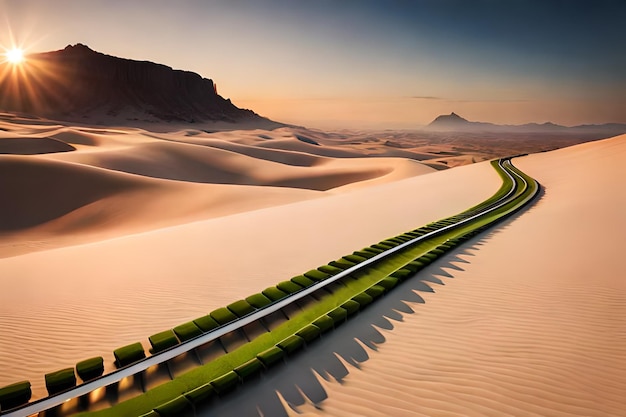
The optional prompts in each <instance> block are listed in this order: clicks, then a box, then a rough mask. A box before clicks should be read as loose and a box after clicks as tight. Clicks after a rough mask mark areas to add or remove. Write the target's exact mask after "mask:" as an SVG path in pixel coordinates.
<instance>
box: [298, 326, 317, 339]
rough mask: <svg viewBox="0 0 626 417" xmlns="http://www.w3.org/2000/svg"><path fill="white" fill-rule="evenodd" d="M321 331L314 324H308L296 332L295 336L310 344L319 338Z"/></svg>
mask: <svg viewBox="0 0 626 417" xmlns="http://www.w3.org/2000/svg"><path fill="white" fill-rule="evenodd" d="M321 333H322V332H321V330H320V328H319V327H317V326H316V325H314V324H309V325H308V326H305V327H303V328H302V329H300V330H298V331H297V332H296V335H298V336H300V337H301V338H303V339H304V341H305V342H306V343H310V342H312V341H314V340H315V339H317V338H318V337H320V334H321Z"/></svg>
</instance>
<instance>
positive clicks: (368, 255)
mask: <svg viewBox="0 0 626 417" xmlns="http://www.w3.org/2000/svg"><path fill="white" fill-rule="evenodd" d="M353 253H354V254H355V255H356V256H360V257H362V258H365V259H369V258H373V257H374V256H376V254H374V253H372V252H367V251H364V250H357V251H354V252H353Z"/></svg>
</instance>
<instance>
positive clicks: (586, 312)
mask: <svg viewBox="0 0 626 417" xmlns="http://www.w3.org/2000/svg"><path fill="white" fill-rule="evenodd" d="M0 129H1V131H0V142H1V141H2V140H4V139H2V138H18V139H20V140H22V139H23V140H32V139H36V140H37V142H36V144H37V145H36V146H35V145H32V149H36V150H45V149H51V148H48V147H49V146H50V144H51V143H54V144H55V145H54V146H57V145H56V144H57V143H60V144H62V145H66V146H68V147H71V148H73V150H70V151H68V152H61V151H58V152H57V151H54V149H52V151H51V152H50V153H42V152H35V153H38V154H37V155H15V153H19V149H17V151H14V152H12V153H13V155H0V174H1V175H0V177H1V178H10V181H0V194H2V195H3V197H6V198H7V201H11V204H3V205H2V207H0V228H1V231H0V256H4V257H5V258H4V259H0V277H1V278H0V279H2V283H3V284H2V291H0V317H1V321H2V323H3V326H5V327H4V329H6V331H4V332H2V333H1V334H0V369H2V370H3V371H2V373H0V386H1V385H4V384H8V383H11V382H15V381H16V380H20V379H30V380H31V381H32V382H33V386H34V390H35V397H40V396H42V395H44V392H45V389H44V386H43V377H42V375H43V374H44V373H46V372H50V371H53V370H57V369H60V368H63V367H66V366H72V365H73V364H74V363H76V362H77V361H79V360H81V359H85V358H86V357H89V356H95V355H103V356H105V360H106V366H107V368H108V369H110V368H111V367H112V354H111V352H112V350H113V349H114V348H117V347H119V346H121V345H125V344H127V343H131V342H135V341H138V340H141V341H143V342H144V343H145V340H146V338H147V336H149V335H150V334H153V333H156V332H158V331H161V330H164V329H167V328H170V327H172V326H174V325H177V324H180V323H182V322H185V321H187V320H189V319H193V318H196V317H198V316H201V315H203V314H206V312H208V311H210V310H212V309H214V308H216V307H220V306H222V305H224V304H227V303H229V302H231V301H233V300H236V299H238V298H241V297H244V296H247V295H249V294H250V293H253V292H256V291H258V290H260V289H262V288H265V287H266V286H268V285H271V284H275V283H276V282H277V281H280V280H283V279H286V278H289V277H290V276H293V275H296V274H298V273H301V272H302V271H304V270H308V269H310V268H312V267H316V266H318V265H321V264H324V263H327V262H328V261H329V260H331V259H334V258H337V257H339V256H341V255H343V254H345V253H348V252H351V251H353V250H355V249H357V248H359V247H361V246H366V245H369V244H371V243H373V242H375V241H378V240H381V239H383V238H386V237H389V236H393V235H396V234H399V233H401V232H404V231H406V230H408V229H411V228H415V227H418V226H421V225H423V224H425V223H427V222H429V221H432V220H436V219H439V218H442V217H445V216H447V215H451V214H454V213H457V212H459V211H462V210H463V209H465V208H467V207H469V206H472V205H474V204H475V203H477V202H479V201H482V200H484V199H485V198H487V197H489V196H490V195H491V194H492V193H493V192H494V191H495V190H496V189H497V188H498V187H499V185H500V179H499V178H498V176H497V175H496V174H495V172H494V171H493V170H492V169H491V167H490V166H489V164H487V163H479V164H473V165H467V166H462V167H458V168H455V169H453V170H445V171H440V172H433V170H432V169H431V168H428V167H425V166H424V165H423V164H420V163H418V162H416V161H415V159H419V158H424V159H426V158H428V160H429V161H435V163H437V161H440V162H441V163H442V164H443V163H444V162H445V163H447V164H453V163H456V162H458V163H460V164H462V163H467V162H469V158H472V156H471V155H470V154H467V153H465V154H464V153H463V152H461V151H459V150H455V149H452V148H445V147H443V148H441V149H439V150H437V149H435V148H433V147H430V148H428V147H426V148H425V147H419V146H417V147H407V148H402V149H399V148H397V147H393V146H392V147H389V146H387V147H386V148H385V145H384V143H385V141H387V140H390V139H389V138H388V137H386V136H385V135H379V136H376V137H374V136H372V135H369V134H366V133H363V134H359V135H358V137H355V136H354V135H349V134H346V135H342V134H324V133H321V132H316V131H303V130H302V129H298V128H281V129H276V130H274V131H263V130H247V131H237V132H214V133H208V132H206V131H203V130H200V129H197V130H192V129H181V130H174V131H172V130H171V129H170V130H168V129H163V131H162V132H160V133H155V132H148V131H146V130H142V129H136V128H92V127H88V126H83V127H76V126H74V127H71V126H60V125H57V124H51V123H50V122H46V121H44V120H32V119H25V118H10V117H8V116H7V117H4V116H2V117H1V118H0ZM400 138H402V139H403V140H404V141H405V142H403V143H401V144H400V145H402V146H411V145H410V144H408V142H410V140H409V139H410V138H409V137H407V136H402V135H401V136H400ZM625 139H626V137H624V136H622V137H620V138H616V139H612V140H607V141H602V142H597V143H591V144H586V145H581V146H577V147H573V148H569V149H564V150H561V151H557V152H551V153H544V154H538V155H533V156H531V157H527V158H522V159H519V160H518V161H517V162H516V163H517V164H518V165H519V166H520V167H521V168H522V169H524V170H525V171H527V172H528V173H529V174H530V175H532V176H535V177H536V178H537V179H538V180H539V181H540V182H541V183H542V184H543V185H544V186H545V187H546V188H545V195H543V197H542V199H541V200H540V201H539V202H538V203H537V204H536V206H534V207H533V208H531V209H530V210H528V211H526V212H524V213H523V214H522V215H520V216H519V217H518V218H516V219H515V220H514V221H512V222H510V223H507V224H505V225H503V226H501V227H500V228H499V229H497V230H496V231H495V232H493V233H488V234H486V235H485V236H483V237H481V238H480V239H479V240H477V241H475V242H474V243H473V246H471V247H470V248H464V249H461V250H460V251H459V252H457V253H456V254H453V255H452V256H451V257H447V258H445V259H443V260H442V261H441V262H440V263H439V264H437V265H435V266H433V267H432V268H431V269H430V272H429V275H428V277H426V280H427V281H428V285H429V286H430V287H432V288H433V289H434V291H435V292H434V293H432V292H429V291H428V290H429V286H428V285H426V283H424V282H418V283H417V284H415V286H414V287H410V288H407V291H406V293H403V295H402V297H405V298H399V299H398V300H397V303H396V304H394V305H393V308H391V309H390V308H389V305H387V306H386V307H385V305H383V307H381V308H383V310H382V311H383V315H384V316H386V317H388V319H387V318H384V319H380V318H377V317H376V312H377V310H376V309H372V310H371V311H372V313H368V314H369V316H368V314H363V315H361V316H359V318H358V319H357V320H366V322H365V328H366V329H367V331H368V332H371V331H372V330H371V329H373V333H371V334H370V336H371V337H370V338H369V339H367V341H365V342H363V343H361V342H359V343H361V344H358V343H357V344H358V346H357V348H355V349H352V348H350V352H351V353H350V355H353V356H350V355H348V356H346V357H345V358H342V359H338V358H337V356H336V355H334V354H333V352H336V351H342V349H343V347H342V346H343V345H342V343H344V342H342V340H348V341H350V340H352V344H351V345H350V346H352V347H354V343H353V342H354V341H353V338H354V336H350V335H349V334H347V335H346V334H344V333H341V332H338V333H337V334H335V335H332V336H331V337H328V338H326V339H325V340H326V342H322V343H321V344H320V345H319V346H325V347H324V349H329V350H327V351H325V353H324V355H325V356H324V355H322V356H319V358H320V361H318V362H316V364H315V365H311V363H310V362H307V361H306V360H305V359H302V362H303V363H305V365H307V364H308V366H309V368H306V367H305V368H304V369H305V370H307V369H311V368H313V369H316V370H319V373H318V374H317V376H316V375H314V374H313V375H312V380H313V381H317V382H316V383H315V384H314V385H315V387H316V388H315V390H313V391H311V390H308V391H307V390H306V389H305V388H304V387H305V386H304V385H303V386H302V389H300V388H298V387H296V385H294V384H297V381H299V380H298V378H299V377H296V379H295V380H294V379H293V378H292V377H289V375H290V374H291V375H296V376H297V375H300V376H301V375H302V372H299V371H298V372H295V371H293V370H294V369H300V368H297V366H296V364H297V362H296V361H294V362H293V363H290V364H287V366H285V367H283V368H280V369H279V370H278V371H277V372H278V373H277V375H276V379H275V380H276V381H278V380H281V381H283V382H281V383H282V384H283V385H280V386H278V385H277V386H276V389H277V390H278V394H276V393H275V392H274V391H273V390H272V391H271V392H268V391H267V389H266V388H267V386H266V385H263V384H259V385H258V387H257V388H252V389H251V391H242V393H241V395H246V401H245V402H243V401H238V403H240V404H243V405H245V406H246V407H247V408H246V410H252V411H251V412H255V410H256V408H255V407H254V405H255V402H254V401H259V404H260V403H261V402H264V403H266V402H268V401H274V406H275V405H276V404H278V408H276V410H282V411H281V412H280V413H278V414H271V415H281V414H282V415H288V414H294V413H296V412H302V413H303V414H305V415H322V414H326V415H342V416H343V415H364V416H368V415H371V416H376V415H394V416H395V415H411V416H413V415H503V414H504V415H507V414H508V415H524V414H525V415H598V416H599V415H621V414H623V411H624V410H626V405H625V404H624V401H623V400H622V398H621V396H620V395H621V392H624V391H625V388H626V381H625V380H624V378H623V375H624V374H625V373H626V352H625V351H624V349H623V348H622V346H626V343H620V342H621V341H626V334H625V333H624V330H623V329H625V328H626V326H625V324H626V323H624V317H626V311H625V310H624V308H625V306H626V298H625V297H626V296H625V295H624V294H625V293H626V292H625V290H626V288H625V287H624V281H623V280H621V279H620V277H621V275H623V274H621V273H620V271H621V266H619V265H618V263H617V262H618V256H616V252H615V250H614V249H613V248H614V247H618V246H619V243H620V242H619V239H620V238H621V236H622V235H623V233H619V231H622V230H626V225H625V224H624V218H623V215H622V213H623V212H624V208H625V207H626V200H625V198H626V197H625V196H624V193H623V184H621V183H620V181H621V178H622V177H621V176H620V175H619V174H620V173H621V171H620V169H621V168H620V167H622V166H623V163H624V161H625V159H626V156H625V153H626V147H625V146H624V144H625V143H626V141H625ZM33 143H35V142H33ZM314 143H317V144H318V145H316V144H314ZM28 146H31V145H28ZM10 149H13V148H11V147H10V146H9V150H10ZM59 150H60V148H59ZM386 152H389V153H386ZM394 152H396V153H397V152H401V153H403V152H409V153H412V154H414V157H413V158H411V159H414V160H411V159H398V158H388V157H385V155H391V154H393V153H394ZM372 154H374V155H376V156H378V157H377V158H363V157H362V156H364V155H372ZM418 154H419V155H418ZM420 155H421V156H420ZM468 155H469V156H468ZM431 156H437V158H430V157H431ZM457 160H458V161H457ZM572 167H575V169H572ZM421 174H428V175H421ZM581 184H582V185H588V186H589V188H587V189H586V190H585V191H584V192H582V191H581V190H580V188H579V186H580V185H581ZM591 213H596V214H595V215H594V216H593V217H592V215H591ZM590 220H593V221H590ZM607 230H610V231H612V233H607V232H606V231H607ZM105 239H106V240H105ZM597 243H601V244H597ZM7 256H9V257H7ZM510 265H514V267H510ZM442 268H443V269H442ZM452 278H454V279H452ZM441 284H445V286H443V285H441ZM417 294H419V296H418V295H417ZM420 301H425V304H424V303H421V302H420ZM385 308H386V310H385ZM411 313H415V314H411ZM372 315H373V316H374V321H373V322H372V323H374V325H375V326H376V327H375V328H374V327H372V326H371V323H370V322H367V320H368V317H369V319H372ZM381 317H382V316H381ZM398 320H401V321H398ZM355 323H356V324H355V325H354V326H357V328H358V326H359V324H358V322H356V321H355ZM361 325H362V324H361ZM347 326H353V325H352V324H350V325H347ZM349 328H350V327H346V329H349ZM337 340H339V341H340V342H337ZM333 341H335V342H336V343H339V345H337V344H334V343H335V342H333ZM346 343H348V342H346ZM314 349H315V348H311V350H310V354H311V355H313V357H314V358H317V357H316V356H315V351H314ZM333 349H337V350H333ZM329 355H330V356H332V361H333V362H332V363H333V365H332V366H329V367H325V366H326V365H325V362H323V361H324V360H325V359H324V358H325V357H330V356H329ZM304 357H305V358H308V357H309V355H304ZM355 365H358V366H356V367H355ZM300 366H301V365H300ZM342 369H343V371H342ZM292 371H293V372H292ZM291 372H292V373H291ZM316 372H317V371H316ZM290 378H292V379H290ZM324 378H326V379H324ZM335 379H339V380H340V381H341V384H339V383H336V382H333V381H334V380H335ZM290 381H296V382H290ZM381 384H382V387H381ZM259 387H264V388H263V389H261V388H259ZM272 387H273V386H272ZM277 395H278V396H277ZM298 396H299V397H298ZM237 398H238V397H237V396H235V397H232V398H231V399H230V400H228V401H234V403H237ZM281 398H282V400H281ZM297 398H301V399H303V400H302V401H300V400H297ZM281 401H282V402H281ZM244 403H245V404H244ZM228 404H231V403H230V402H229V403H228ZM289 404H291V405H289ZM285 407H286V409H285ZM292 408H293V409H292ZM219 410H220V409H219V408H218V409H216V410H213V411H215V413H216V414H215V415H223V414H221V412H218V411H219ZM294 410H296V411H294ZM213 411H212V412H213ZM241 415H247V414H246V413H242V414H241ZM266 415H270V414H266Z"/></svg>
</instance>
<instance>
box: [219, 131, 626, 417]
mask: <svg viewBox="0 0 626 417" xmlns="http://www.w3.org/2000/svg"><path fill="white" fill-rule="evenodd" d="M514 162H515V164H516V165H517V166H518V167H520V168H521V169H523V170H524V171H525V172H527V173H528V174H530V175H531V176H533V177H535V178H536V179H538V180H539V181H540V183H541V184H542V185H543V187H544V193H543V195H542V196H541V198H540V200H539V201H537V202H536V203H535V204H534V205H533V206H532V207H530V208H529V209H527V210H525V211H523V212H522V213H520V214H519V215H517V216H515V217H514V218H512V219H510V220H507V221H506V222H505V223H503V224H501V225H499V226H496V227H495V228H493V229H491V230H490V231H488V232H486V233H484V234H482V235H480V236H478V237H477V238H475V239H474V240H472V241H470V242H468V244H467V245H466V246H464V247H463V248H460V249H458V250H455V251H453V252H452V253H450V254H448V255H446V256H445V257H443V258H442V259H440V260H439V261H437V262H436V263H434V264H433V265H431V266H430V267H429V268H427V269H426V270H424V271H422V272H421V273H420V275H419V276H418V277H416V278H415V279H414V280H412V281H408V282H406V283H405V284H403V286H402V287H399V288H398V290H397V291H398V292H397V293H396V292H395V291H396V290H394V293H391V294H390V295H388V296H387V298H386V299H385V300H384V301H383V302H382V303H380V304H376V305H375V306H374V308H372V309H370V310H368V311H367V312H364V313H362V314H361V315H360V316H358V317H357V318H356V319H354V320H352V321H351V322H350V323H348V324H347V325H346V326H345V327H343V328H342V329H341V330H339V331H337V332H336V333H334V334H333V336H331V337H329V338H327V339H326V340H323V341H322V342H321V343H320V344H319V345H315V346H312V347H310V348H309V349H308V350H307V353H306V354H303V355H301V358H298V359H295V360H294V361H292V362H289V363H287V364H286V365H285V366H284V367H283V368H281V370H280V371H277V372H276V373H274V374H271V375H269V376H268V377H267V379H266V380H265V381H263V383H262V384H257V385H256V386H255V387H254V388H253V389H252V390H246V391H243V390H242V391H241V393H240V394H238V395H236V396H234V397H233V398H232V399H230V400H228V401H227V402H226V403H225V404H220V405H218V407H217V408H216V409H211V414H210V415H212V416H219V415H228V412H232V411H233V410H236V412H240V413H241V414H240V415H255V414H256V413H258V414H260V415H272V416H281V415H282V416H296V415H304V416H391V415H392V416H485V415H493V416H502V415H508V416H521V415H524V416H623V415H624V414H625V413H626V397H624V395H623V394H624V392H626V280H624V273H623V265H622V263H621V259H620V257H619V253H620V250H621V247H622V246H623V245H622V240H623V236H624V232H625V231H626V219H625V218H624V212H625V211H626V192H625V190H626V189H625V188H624V175H623V173H624V168H623V167H624V164H625V163H626V135H622V136H619V137H616V138H613V139H608V140H604V141H601V142H596V143H589V144H583V145H578V146H574V147H571V148H566V149H562V150H557V151H553V152H549V153H543V154H537V155H531V156H528V157H523V158H518V159H516V160H515V161H514ZM453 171H454V170H453ZM267 386H270V387H272V388H271V389H267V388H265V387H267ZM244 397H245V398H246V401H245V402H244V401H242V399H243V398H244ZM238 404H241V405H238ZM207 415H208V414H207Z"/></svg>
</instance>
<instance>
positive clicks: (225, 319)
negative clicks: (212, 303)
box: [209, 307, 238, 325]
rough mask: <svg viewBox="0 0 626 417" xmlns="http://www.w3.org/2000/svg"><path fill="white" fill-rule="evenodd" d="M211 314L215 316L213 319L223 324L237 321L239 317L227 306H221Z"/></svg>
mask: <svg viewBox="0 0 626 417" xmlns="http://www.w3.org/2000/svg"><path fill="white" fill-rule="evenodd" d="M209 315H210V316H211V317H213V320H215V321H216V322H218V323H219V324H221V325H224V324H228V323H230V322H231V321H235V320H237V319H238V317H237V316H236V315H235V314H234V313H233V312H232V311H230V310H229V309H227V308H226V307H220V308H218V309H215V310H213V311H211V312H210V313H209Z"/></svg>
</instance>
